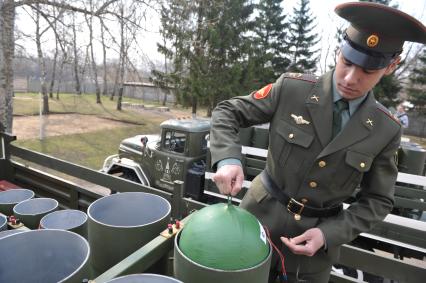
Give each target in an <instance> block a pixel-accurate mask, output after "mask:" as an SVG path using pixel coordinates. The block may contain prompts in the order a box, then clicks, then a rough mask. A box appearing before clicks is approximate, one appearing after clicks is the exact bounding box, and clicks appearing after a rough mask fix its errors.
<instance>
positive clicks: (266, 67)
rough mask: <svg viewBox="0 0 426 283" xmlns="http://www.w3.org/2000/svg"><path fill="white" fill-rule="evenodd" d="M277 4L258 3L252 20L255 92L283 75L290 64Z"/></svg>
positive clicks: (277, 1) (274, 0)
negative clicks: (255, 15) (256, 13)
mask: <svg viewBox="0 0 426 283" xmlns="http://www.w3.org/2000/svg"><path fill="white" fill-rule="evenodd" d="M281 2H282V1H281V0H260V1H259V3H258V4H257V5H256V10H257V12H258V15H257V17H256V18H255V20H254V28H253V30H254V34H255V35H254V37H253V56H252V57H251V58H250V59H251V60H253V63H254V65H255V66H256V67H255V68H256V69H255V70H254V71H255V77H256V81H257V82H256V83H257V85H256V88H259V87H261V86H263V85H265V84H267V83H269V82H271V81H273V80H274V79H275V78H277V77H278V76H279V75H280V74H282V73H284V72H286V71H287V68H288V66H289V64H290V59H289V54H287V53H288V42H286V35H287V33H288V23H287V22H285V18H286V15H285V14H284V13H283V8H282V7H281Z"/></svg>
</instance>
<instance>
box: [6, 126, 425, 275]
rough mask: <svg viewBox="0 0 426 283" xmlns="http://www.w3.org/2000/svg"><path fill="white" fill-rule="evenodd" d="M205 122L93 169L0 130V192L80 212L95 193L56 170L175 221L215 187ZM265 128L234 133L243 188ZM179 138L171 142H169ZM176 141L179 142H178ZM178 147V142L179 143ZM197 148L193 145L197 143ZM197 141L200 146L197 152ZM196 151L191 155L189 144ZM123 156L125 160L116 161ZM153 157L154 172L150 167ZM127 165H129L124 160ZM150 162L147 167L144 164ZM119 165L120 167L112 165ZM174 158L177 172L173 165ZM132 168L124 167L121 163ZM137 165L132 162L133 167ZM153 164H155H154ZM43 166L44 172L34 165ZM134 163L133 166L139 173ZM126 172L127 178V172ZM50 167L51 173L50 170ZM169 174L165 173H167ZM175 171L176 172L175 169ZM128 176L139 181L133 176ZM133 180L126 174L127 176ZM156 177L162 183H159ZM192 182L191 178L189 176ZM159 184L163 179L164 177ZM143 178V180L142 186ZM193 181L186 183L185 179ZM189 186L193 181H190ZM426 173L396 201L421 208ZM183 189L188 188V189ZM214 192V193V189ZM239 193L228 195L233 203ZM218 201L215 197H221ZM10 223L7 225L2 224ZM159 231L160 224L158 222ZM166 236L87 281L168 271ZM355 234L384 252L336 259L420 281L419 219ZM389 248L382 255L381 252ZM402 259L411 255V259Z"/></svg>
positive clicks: (174, 130)
mask: <svg viewBox="0 0 426 283" xmlns="http://www.w3.org/2000/svg"><path fill="white" fill-rule="evenodd" d="M209 127H210V124H209V121H207V120H206V121H204V120H203V121H200V122H198V121H197V122H195V121H186V120H173V121H166V122H164V123H163V124H162V125H161V135H157V136H154V135H138V136H136V137H133V138H129V139H126V140H125V141H126V142H124V141H123V142H122V143H121V144H120V149H119V153H118V154H117V155H115V156H113V157H110V158H107V160H106V161H105V164H104V166H103V168H102V170H101V171H97V170H92V169H90V168H86V167H84V166H81V165H78V164H73V163H70V162H67V161H64V160H61V159H58V158H54V157H51V156H48V155H45V154H42V153H39V152H36V151H31V150H28V149H25V148H21V147H19V146H16V145H14V144H13V141H14V140H15V139H16V137H15V136H13V135H10V134H7V133H0V168H1V170H0V191H1V190H7V189H14V188H16V187H22V188H29V189H31V190H33V191H34V192H35V194H36V196H37V197H51V198H54V199H56V200H58V202H59V206H60V208H61V209H67V208H71V209H79V210H82V211H86V210H87V208H88V206H89V205H90V204H91V203H92V202H94V201H95V200H97V199H99V198H101V197H103V195H102V194H100V193H98V192H94V191H91V190H88V189H87V188H86V187H85V186H84V185H81V184H80V183H75V182H73V181H69V180H67V179H65V178H64V177H62V174H66V175H69V176H72V177H74V178H78V179H80V180H83V181H86V182H90V183H93V184H95V185H99V186H103V187H106V188H108V189H110V190H111V191H112V192H117V193H125V192H133V191H141V192H148V193H152V194H156V195H159V196H162V197H164V198H165V199H166V200H168V201H169V202H170V203H171V207H172V212H171V215H172V217H173V218H174V219H176V218H177V219H183V222H185V221H186V219H187V216H188V215H190V214H191V213H192V212H193V211H195V210H198V209H201V208H203V207H205V206H206V205H208V202H206V201H205V199H208V200H210V199H211V197H213V196H215V194H216V193H217V190H216V189H215V187H214V184H212V182H210V181H209V178H210V177H209V174H210V173H211V166H210V164H209V150H208V133H209ZM265 133H267V126H261V127H253V128H247V129H243V130H242V131H241V133H240V137H241V140H242V142H243V144H244V146H243V149H242V151H243V152H242V153H243V155H244V160H243V166H244V171H245V173H246V176H248V177H247V180H245V186H246V187H247V188H248V187H249V185H250V178H251V176H254V175H256V173H258V172H260V171H261V170H262V169H263V167H264V164H265V160H266V147H267V143H268V141H267V139H268V138H267V134H265ZM177 138H179V139H177ZM182 142H185V144H183V143H182ZM182 145H183V147H182ZM200 145H201V146H200ZM204 146H205V151H204V150H201V149H202V148H204ZM197 147H198V149H199V150H200V151H199V152H198V153H196V151H192V150H193V149H194V150H196V149H197ZM124 158H126V159H127V160H124V161H123V159H124ZM159 160H160V161H161V166H162V170H156V169H155V165H156V164H159V165H160V162H159ZM132 162H133V163H132ZM144 162H146V164H148V165H147V166H151V170H148V169H147V168H146V167H145V165H143V164H144ZM123 163H124V164H125V166H120V164H123ZM176 163H178V164H179V166H180V167H179V168H181V171H176V170H173V167H174V164H176ZM129 165H132V166H129ZM136 165H138V166H139V167H135V166H136ZM161 166H158V168H159V169H161ZM40 168H45V169H40ZM135 168H140V169H142V170H143V174H141V172H142V171H140V173H139V175H138V173H137V171H135ZM123 169H130V170H133V171H130V172H133V174H134V175H133V177H128V176H129V174H130V173H129V171H127V172H126V170H123ZM51 170H54V171H51ZM172 171H173V172H172ZM178 173H179V174H178ZM135 176H137V177H138V178H140V176H143V178H145V180H147V182H146V183H143V179H139V180H137V179H135ZM131 178H134V179H131ZM162 180H163V181H162ZM194 180H195V181H196V182H195V181H194ZM164 181H166V182H164ZM148 182H149V183H148ZM188 182H193V186H189V185H188V184H187V183H188ZM195 184H196V185H195ZM425 186H426V177H424V176H423V175H413V174H407V173H402V172H401V173H399V175H398V183H397V186H396V187H395V189H396V205H397V206H399V207H402V208H406V209H410V210H421V211H422V212H423V211H424V210H426V207H425V202H424V201H423V200H424V199H426V193H425V190H424V189H423V187H425ZM191 188H196V192H197V193H198V197H197V194H193V193H192V191H191ZM215 190H216V191H215ZM239 199H240V197H237V198H235V199H234V201H236V202H238V201H239ZM216 200H217V201H220V197H217V199H216ZM222 201H223V200H222ZM9 228H13V227H9ZM165 229H167V227H165ZM173 236H174V235H171V236H170V237H164V236H162V235H159V236H158V237H156V238H155V239H153V240H152V241H151V242H149V243H148V244H146V245H144V246H143V247H141V248H140V249H138V250H136V251H135V252H134V253H133V254H132V255H130V256H129V257H127V258H126V259H124V260H123V261H121V262H118V263H117V264H116V265H115V266H114V268H111V269H110V270H107V271H106V272H104V273H103V274H100V275H98V276H96V278H93V279H94V281H95V282H106V281H108V280H111V279H112V278H115V277H117V276H121V275H125V274H129V273H135V271H136V272H144V271H146V270H148V269H149V268H150V267H152V266H154V265H161V266H162V267H164V268H161V271H159V272H161V273H162V274H166V275H170V274H172V272H171V271H170V270H172V267H171V266H170V256H169V254H170V251H171V249H172V248H173ZM360 238H363V239H367V240H368V241H370V242H374V243H376V244H377V243H379V244H380V245H378V246H379V247H381V248H383V250H385V251H387V252H388V253H387V254H386V255H384V254H382V253H380V252H378V250H377V249H375V250H373V251H372V249H371V248H368V249H362V248H359V247H357V246H354V245H344V246H343V247H342V250H341V257H340V260H339V264H341V265H344V266H349V267H351V268H354V269H359V270H363V271H365V272H369V273H373V274H376V275H378V276H380V277H383V278H390V279H392V280H396V281H398V282H422V280H423V279H424V274H425V272H426V266H425V264H424V258H425V256H426V222H424V221H420V220H419V219H417V218H416V219H410V218H406V217H401V216H398V215H389V216H388V217H387V218H386V219H385V220H384V221H383V222H382V223H380V224H379V225H377V226H376V227H375V228H374V229H373V231H371V232H369V233H363V234H362V235H360ZM389 252H390V253H389ZM406 257H410V258H412V259H415V260H417V262H420V264H413V263H412V262H410V261H406V260H404V259H405V258H406ZM331 280H332V281H333V282H363V281H360V280H358V279H357V280H355V279H354V278H351V277H348V276H346V275H342V274H341V273H339V272H337V271H333V272H332V274H331Z"/></svg>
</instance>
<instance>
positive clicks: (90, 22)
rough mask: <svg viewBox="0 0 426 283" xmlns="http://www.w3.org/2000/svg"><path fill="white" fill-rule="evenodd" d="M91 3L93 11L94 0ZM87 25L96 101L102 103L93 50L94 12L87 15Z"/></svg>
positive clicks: (90, 0)
mask: <svg viewBox="0 0 426 283" xmlns="http://www.w3.org/2000/svg"><path fill="white" fill-rule="evenodd" d="M89 5H90V11H93V10H94V9H93V1H92V0H89ZM85 19H86V23H87V27H88V28H89V48H90V58H91V65H92V77H93V82H94V83H95V92H96V103H98V104H101V103H102V102H101V90H100V88H99V83H98V69H97V66H96V61H95V55H94V52H93V14H92V15H90V16H89V15H85Z"/></svg>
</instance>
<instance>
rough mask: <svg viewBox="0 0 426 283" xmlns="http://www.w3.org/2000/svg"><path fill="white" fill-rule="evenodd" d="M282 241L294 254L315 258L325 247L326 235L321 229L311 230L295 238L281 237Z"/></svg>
mask: <svg viewBox="0 0 426 283" xmlns="http://www.w3.org/2000/svg"><path fill="white" fill-rule="evenodd" d="M281 241H282V242H283V243H284V244H285V245H286V246H287V247H288V248H289V249H290V250H291V251H292V252H293V253H294V254H298V255H307V256H313V255H314V254H315V253H316V252H317V251H318V250H319V249H320V248H321V247H322V246H324V235H323V233H322V231H321V230H320V229H319V228H311V229H308V230H306V231H305V233H303V234H302V235H299V236H297V237H295V238H290V239H288V238H285V237H281Z"/></svg>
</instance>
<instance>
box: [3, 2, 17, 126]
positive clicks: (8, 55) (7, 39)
mask: <svg viewBox="0 0 426 283" xmlns="http://www.w3.org/2000/svg"><path fill="white" fill-rule="evenodd" d="M0 13H1V14H0V125H1V126H0V128H3V129H4V131H6V132H9V133H11V132H12V121H13V106H12V105H13V100H12V97H13V58H14V51H15V39H14V23H15V6H14V1H13V0H0Z"/></svg>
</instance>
